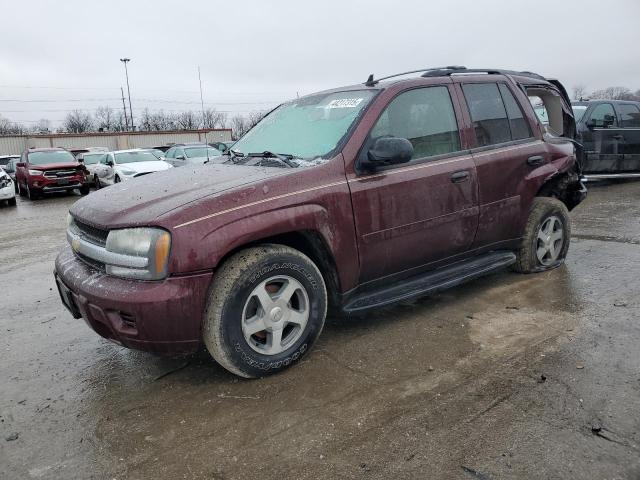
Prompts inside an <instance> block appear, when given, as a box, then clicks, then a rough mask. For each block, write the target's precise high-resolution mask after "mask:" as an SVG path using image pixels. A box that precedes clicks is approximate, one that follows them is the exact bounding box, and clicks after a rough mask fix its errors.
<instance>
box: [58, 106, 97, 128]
mask: <svg viewBox="0 0 640 480" xmlns="http://www.w3.org/2000/svg"><path fill="white" fill-rule="evenodd" d="M62 124H63V125H64V128H65V129H66V130H67V132H73V133H83V132H88V131H90V130H91V129H92V127H93V119H92V118H91V115H90V114H88V113H84V112H83V111H81V110H72V111H71V112H69V113H68V114H67V116H66V117H65V119H64V121H63V122H62Z"/></svg>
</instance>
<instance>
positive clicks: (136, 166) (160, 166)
mask: <svg viewBox="0 0 640 480" xmlns="http://www.w3.org/2000/svg"><path fill="white" fill-rule="evenodd" d="M119 168H121V169H123V170H131V171H133V172H136V173H144V172H160V171H162V170H167V169H169V168H171V165H169V164H168V163H167V162H163V161H162V160H158V161H151V162H131V163H119V164H117V165H116V170H117V169H119Z"/></svg>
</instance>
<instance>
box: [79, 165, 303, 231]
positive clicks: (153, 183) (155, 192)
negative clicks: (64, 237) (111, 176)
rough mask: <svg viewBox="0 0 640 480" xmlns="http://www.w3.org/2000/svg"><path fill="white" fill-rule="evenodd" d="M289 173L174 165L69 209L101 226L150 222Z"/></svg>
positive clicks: (111, 188) (276, 169)
mask: <svg viewBox="0 0 640 480" xmlns="http://www.w3.org/2000/svg"><path fill="white" fill-rule="evenodd" d="M151 163H155V162H151ZM287 173H291V172H290V171H289V170H288V169H282V168H265V167H247V166H243V165H220V164H206V165H196V166H185V167H180V168H171V169H170V170H168V171H165V172H158V173H154V174H153V175H144V176H141V177H138V178H134V179H131V180H127V181H126V182H121V183H116V184H115V185H112V186H110V187H108V188H103V189H100V190H97V191H96V192H94V193H92V194H91V195H87V196H86V197H84V198H82V199H80V200H78V201H77V202H76V203H74V204H73V206H72V207H71V209H70V212H71V214H72V215H73V216H74V217H77V218H78V219H79V220H81V221H83V222H85V223H88V224H89V225H94V226H96V227H102V228H116V227H126V226H133V225H148V224H152V223H153V222H154V220H156V219H157V218H158V217H159V216H160V215H163V214H165V213H167V212H169V211H171V210H174V209H176V208H179V207H182V206H184V205H186V204H188V203H190V202H194V201H197V200H201V199H203V198H206V197H212V196H216V195H219V194H221V193H222V192H226V191H228V190H231V189H234V188H238V187H241V186H243V185H248V184H251V183H255V182H260V181H263V180H265V179H267V178H272V177H277V176H280V175H284V174H287Z"/></svg>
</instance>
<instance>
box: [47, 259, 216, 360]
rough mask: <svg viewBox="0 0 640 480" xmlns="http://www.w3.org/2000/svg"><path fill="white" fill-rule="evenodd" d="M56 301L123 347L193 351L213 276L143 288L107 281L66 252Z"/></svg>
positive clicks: (58, 262) (58, 268)
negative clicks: (58, 299)
mask: <svg viewBox="0 0 640 480" xmlns="http://www.w3.org/2000/svg"><path fill="white" fill-rule="evenodd" d="M54 275H55V278H56V284H57V286H58V291H59V292H60V297H61V300H62V302H63V304H65V306H66V307H67V308H68V309H69V311H70V312H71V313H72V315H73V316H74V317H75V318H83V319H84V321H85V322H86V323H87V324H88V325H89V327H91V329H93V330H94V331H95V332H96V333H98V334H99V335H101V336H102V337H104V338H106V339H108V340H111V341H113V342H115V343H118V344H120V345H123V346H125V347H129V348H134V349H137V350H145V351H149V352H155V353H164V354H175V353H191V352H195V351H196V350H198V348H199V347H200V345H201V343H202V341H201V325H202V319H203V315H204V309H205V305H206V299H207V292H208V288H209V283H210V281H211V277H212V273H211V272H208V273H203V274H196V275H188V276H184V277H169V278H167V279H165V280H163V281H161V282H142V281H135V280H126V279H122V278H116V277H112V276H110V275H107V274H105V273H103V272H101V271H98V270H95V269H94V268H92V267H90V266H88V265H86V264H85V263H84V262H82V261H81V260H79V259H78V258H77V257H76V256H75V255H74V254H73V252H72V251H71V249H70V248H69V247H66V248H65V249H64V250H63V251H62V252H60V254H59V255H58V257H57V258H56V264H55V271H54Z"/></svg>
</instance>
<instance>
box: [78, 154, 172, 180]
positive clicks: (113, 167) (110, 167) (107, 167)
mask: <svg viewBox="0 0 640 480" xmlns="http://www.w3.org/2000/svg"><path fill="white" fill-rule="evenodd" d="M85 158H86V156H85ZM170 168H173V167H172V165H170V164H169V163H167V162H165V161H164V160H159V159H158V157H156V156H155V155H154V154H153V153H151V152H150V151H149V150H140V149H133V150H117V151H115V152H109V153H107V154H104V157H102V158H101V159H100V160H99V162H98V164H97V165H96V166H95V168H94V169H93V170H94V174H93V180H94V184H95V186H96V188H102V187H104V186H107V185H113V184H114V183H119V182H124V181H126V180H130V179H132V178H136V177H140V176H142V175H147V174H149V173H154V172H161V171H163V170H168V169H170Z"/></svg>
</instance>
